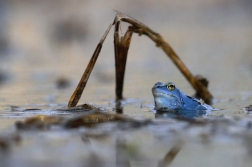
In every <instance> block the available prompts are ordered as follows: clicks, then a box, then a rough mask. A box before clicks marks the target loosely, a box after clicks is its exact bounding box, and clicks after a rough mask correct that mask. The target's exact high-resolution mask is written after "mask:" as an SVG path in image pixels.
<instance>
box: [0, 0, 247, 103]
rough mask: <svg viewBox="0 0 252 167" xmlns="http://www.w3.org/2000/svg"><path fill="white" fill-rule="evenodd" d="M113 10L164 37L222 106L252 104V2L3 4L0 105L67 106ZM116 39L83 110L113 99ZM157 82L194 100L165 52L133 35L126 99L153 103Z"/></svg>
mask: <svg viewBox="0 0 252 167" xmlns="http://www.w3.org/2000/svg"><path fill="white" fill-rule="evenodd" d="M113 9H116V10H119V11H121V12H123V13H125V14H128V15H130V16H132V17H133V18H135V19H137V20H139V21H141V22H143V23H144V24H146V25H147V26H148V27H150V28H151V29H153V30H154V31H156V32H158V33H160V34H161V35H162V36H163V37H164V38H165V39H166V40H167V42H168V43H169V44H170V45H171V46H172V47H173V48H174V50H175V51H176V53H177V54H178V55H179V56H180V58H181V59H182V60H183V61H184V63H185V64H186V65H187V67H188V68H189V69H190V70H191V72H192V73H193V74H194V75H196V74H202V75H203V76H205V77H207V78H208V79H209V81H210V86H209V89H210V92H212V94H213V95H214V97H215V98H216V99H217V100H218V99H220V100H223V99H224V100H225V99H226V100H230V99H233V100H242V99H248V98H249V97H251V94H252V93H251V83H252V55H251V52H252V2H251V1H250V0H212V1H202V0H189V1H181V0H179V1H173V0H156V1H151V0H138V1H135V0H128V1H116V0H107V1H102V2H101V1H97V0H72V1H67V0H43V1H39V0H22V1H19V0H1V1H0V104H1V105H9V104H15V105H19V104H31V103H37V104H40V103H64V104H66V103H67V102H68V100H69V98H70V96H71V94H72V92H73V91H74V89H75V87H76V85H77V83H78V82H79V79H80V78H81V75H82V73H83V71H84V70H85V67H86V65H87V64H88V61H89V59H90V58H91V56H92V54H93V51H94V49H95V47H96V45H97V44H98V42H99V40H100V38H101V37H102V35H103V34H104V32H105V30H106V29H107V27H108V25H109V24H110V22H111V21H112V20H113V18H114V16H115V14H116V13H115V12H114V11H113ZM127 26H128V25H127V24H126V23H125V25H124V26H123V29H122V30H123V32H125V31H126V28H127ZM113 31H114V30H113V28H112V29H111V32H110V33H109V35H108V37H107V39H106V40H105V43H104V45H103V48H102V51H101V53H100V56H99V58H98V61H97V63H96V65H95V68H94V70H93V72H92V74H91V76H90V79H89V82H88V84H87V87H86V89H85V91H84V95H83V97H82V99H81V103H84V102H92V103H95V102H96V101H99V100H100V102H101V101H108V100H110V99H113V98H114V97H115V93H114V89H115V71H114V48H113ZM157 81H162V82H168V81H173V82H174V83H175V84H176V85H177V87H179V88H180V89H182V90H183V91H185V92H186V93H188V94H193V93H194V90H193V89H192V87H191V86H190V84H189V83H188V82H187V81H186V80H185V78H184V77H183V76H182V75H181V73H180V72H179V71H178V69H177V68H176V67H175V66H174V64H173V63H172V62H171V61H170V59H169V58H168V57H167V56H166V55H165V54H164V53H163V51H162V50H161V49H159V48H157V47H156V46H155V44H154V43H153V42H152V41H151V40H150V39H148V38H147V37H145V36H141V37H139V36H138V35H137V34H134V35H133V38H132V43H131V46H130V49H129V53H128V61H127V67H126V76H125V87H124V95H125V97H129V98H152V94H151V91H150V90H151V87H152V86H153V85H154V84H155V83H156V82H157Z"/></svg>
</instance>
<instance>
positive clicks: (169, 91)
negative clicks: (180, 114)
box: [152, 82, 184, 111]
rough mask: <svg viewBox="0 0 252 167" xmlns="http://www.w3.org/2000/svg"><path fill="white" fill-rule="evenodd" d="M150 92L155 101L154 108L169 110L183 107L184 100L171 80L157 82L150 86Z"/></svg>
mask: <svg viewBox="0 0 252 167" xmlns="http://www.w3.org/2000/svg"><path fill="white" fill-rule="evenodd" d="M152 94H153V96H154V101H155V110H160V111H171V110H178V109H183V105H184V102H183V100H182V98H181V92H180V90H179V89H177V88H176V86H175V84H174V83H172V82H168V83H166V84H163V83H161V82H157V83H156V84H155V85H154V86H153V87H152Z"/></svg>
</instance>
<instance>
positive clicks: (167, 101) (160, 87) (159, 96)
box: [152, 82, 213, 115]
mask: <svg viewBox="0 0 252 167" xmlns="http://www.w3.org/2000/svg"><path fill="white" fill-rule="evenodd" d="M152 93H153V96H154V101H155V110H157V111H183V112H187V113H188V111H190V112H191V113H192V112H193V111H195V112H196V111H206V110H208V111H209V110H212V109H213V108H212V107H211V106H209V105H207V104H204V102H203V100H198V99H196V98H193V97H190V96H188V95H186V94H185V93H183V92H181V91H180V90H179V89H177V88H176V86H175V84H174V83H172V82H168V83H166V84H163V83H161V82H157V83H156V84H155V85H154V86H153V87H152ZM202 115H203V114H202Z"/></svg>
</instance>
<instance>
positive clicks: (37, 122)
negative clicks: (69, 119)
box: [16, 115, 62, 130]
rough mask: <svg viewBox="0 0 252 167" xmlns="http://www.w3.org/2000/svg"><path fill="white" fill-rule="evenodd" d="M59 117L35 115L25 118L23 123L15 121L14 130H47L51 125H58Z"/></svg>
mask: <svg viewBox="0 0 252 167" xmlns="http://www.w3.org/2000/svg"><path fill="white" fill-rule="evenodd" d="M61 121H62V118H61V117H56V116H46V115H37V116H35V117H31V118H27V119H26V120H25V121H24V122H21V121H17V122H16V128H17V129H18V130H38V129H39V130H48V129H50V126H51V125H52V124H59V123H60V122H61Z"/></svg>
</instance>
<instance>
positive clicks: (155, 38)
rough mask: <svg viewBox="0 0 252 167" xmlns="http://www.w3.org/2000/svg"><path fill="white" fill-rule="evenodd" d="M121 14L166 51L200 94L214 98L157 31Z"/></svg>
mask: <svg viewBox="0 0 252 167" xmlns="http://www.w3.org/2000/svg"><path fill="white" fill-rule="evenodd" d="M118 15H119V16H120V18H121V21H124V22H127V23H130V24H131V25H133V26H134V27H135V31H134V32H136V33H139V35H142V34H144V35H147V36H148V37H149V38H150V39H152V40H153V41H154V42H155V43H156V45H157V46H158V47H161V48H162V49H163V51H164V52H165V53H166V55H167V56H169V57H170V58H171V60H172V61H173V62H174V64H175V65H176V66H177V67H178V69H179V70H180V71H181V72H182V74H183V75H184V76H185V77H186V79H187V80H188V81H189V82H190V83H191V85H192V87H193V88H194V89H195V90H196V92H197V94H199V96H200V97H201V98H202V99H203V100H205V101H207V102H210V101H211V100H212V98H213V96H212V95H211V93H210V92H209V91H208V90H207V88H206V87H205V86H204V85H203V84H202V83H201V82H200V81H199V80H197V79H195V77H194V76H193V75H192V73H191V72H190V70H189V69H188V68H187V67H186V65H185V64H184V63H183V62H182V61H181V59H180V58H179V56H178V55H177V54H176V53H175V51H174V50H173V49H172V47H171V46H170V45H169V44H168V43H167V42H166V41H165V40H164V38H163V37H162V36H161V35H160V34H159V33H157V32H155V31H153V30H151V29H150V28H149V27H147V26H146V25H144V24H143V23H141V22H139V21H138V20H136V19H134V18H132V17H130V16H128V15H125V14H123V13H120V12H118V13H117V16H118Z"/></svg>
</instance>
